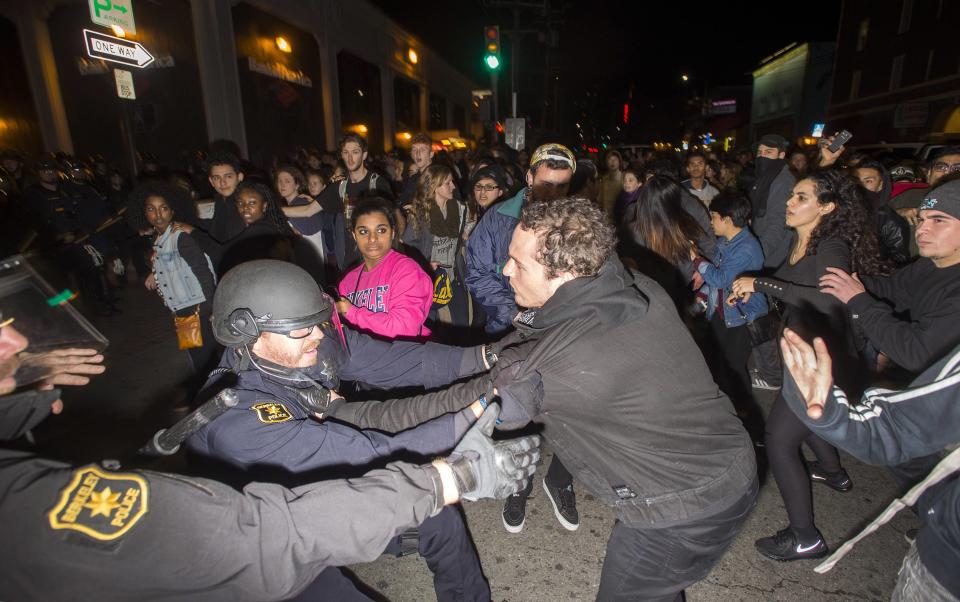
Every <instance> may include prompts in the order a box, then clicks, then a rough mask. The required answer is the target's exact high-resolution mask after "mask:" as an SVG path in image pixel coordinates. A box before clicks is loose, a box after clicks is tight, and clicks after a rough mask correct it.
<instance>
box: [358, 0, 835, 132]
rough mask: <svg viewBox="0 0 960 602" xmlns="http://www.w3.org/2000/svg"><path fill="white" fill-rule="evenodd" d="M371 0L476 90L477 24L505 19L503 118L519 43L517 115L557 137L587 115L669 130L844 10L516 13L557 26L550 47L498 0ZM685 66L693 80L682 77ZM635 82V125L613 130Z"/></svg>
mask: <svg viewBox="0 0 960 602" xmlns="http://www.w3.org/2000/svg"><path fill="white" fill-rule="evenodd" d="M373 2H374V3H375V4H376V5H377V6H378V7H379V8H380V9H381V10H382V11H383V12H385V13H386V14H388V15H389V16H390V17H391V18H393V19H394V20H396V21H397V22H398V23H400V24H401V25H402V26H403V27H405V28H407V29H409V30H410V31H412V32H413V33H415V34H416V35H418V36H419V37H420V38H421V39H422V40H423V41H424V42H425V43H426V45H427V46H428V47H429V48H431V49H433V50H434V51H436V52H438V53H439V54H441V55H443V56H444V57H445V58H446V59H447V60H448V61H449V62H450V63H452V64H453V66H454V67H456V68H458V69H460V70H461V71H463V72H464V73H465V74H467V75H468V76H469V77H471V78H472V79H473V80H474V81H476V82H477V83H478V84H479V85H481V86H482V87H489V85H490V83H489V82H490V78H489V72H487V71H486V69H485V67H484V65H483V62H482V61H483V50H484V45H483V27H484V26H486V25H500V28H501V39H502V46H503V56H502V61H503V66H502V67H501V70H500V78H499V79H500V82H499V93H500V103H499V105H500V114H501V115H505V114H506V111H508V110H509V106H510V105H509V96H510V67H511V66H510V58H511V52H512V45H513V44H514V43H516V48H517V61H516V63H517V64H516V65H515V66H514V67H515V69H516V81H517V84H516V90H517V94H518V103H517V104H518V111H517V112H518V115H521V116H527V117H529V118H530V119H531V121H532V122H533V124H534V125H535V126H539V127H542V128H545V129H554V128H555V129H556V131H557V132H558V133H559V134H560V135H561V136H563V137H564V138H569V137H570V136H571V135H572V133H573V128H574V127H575V123H577V122H582V125H583V127H584V129H585V130H587V129H588V128H589V130H590V132H591V133H592V134H593V135H594V136H603V135H613V136H615V137H617V138H619V139H621V140H623V141H637V142H639V141H649V140H651V139H656V138H657V137H660V136H663V137H667V136H670V135H671V134H673V135H674V136H675V135H676V133H677V129H678V123H677V120H678V107H679V105H681V104H682V103H683V102H684V99H686V98H689V97H690V96H691V95H703V94H705V93H706V94H707V95H709V89H712V88H714V87H718V86H729V85H749V84H750V82H751V81H752V78H751V72H752V71H753V70H754V69H756V68H757V67H758V65H759V62H760V60H761V59H763V58H764V57H767V56H769V55H770V54H772V53H774V52H776V51H777V50H779V49H780V48H783V47H784V46H786V45H787V44H790V43H791V42H796V43H798V44H800V43H803V42H815V41H831V42H832V41H835V40H836V37H837V27H838V24H839V21H840V7H841V3H840V2H839V1H838V0H810V1H808V2H803V3H789V4H784V3H776V4H774V3H771V2H768V3H759V2H746V1H744V0H733V1H727V2H711V3H703V2H675V1H669V0H668V1H666V2H656V3H647V2H635V1H626V0H593V1H590V2H585V1H577V2H571V1H569V0H549V1H548V3H547V4H548V7H549V10H550V14H549V15H548V16H545V15H544V12H543V10H541V9H530V8H524V9H521V10H520V12H519V23H520V29H524V30H537V29H539V30H546V29H548V28H551V29H555V30H556V31H557V34H556V36H557V38H556V39H557V42H558V43H557V46H556V47H555V48H553V49H548V48H547V45H546V44H544V43H542V42H540V41H539V40H538V36H537V34H535V33H533V34H526V35H524V36H523V37H522V38H521V39H520V40H519V41H517V42H514V41H513V40H512V38H511V36H510V35H508V34H507V33H506V30H508V29H511V28H512V25H513V22H514V16H513V11H512V9H511V8H509V6H501V5H499V4H497V3H496V0H493V1H492V2H491V0H459V1H458V2H449V3H434V2H429V3H428V2H394V1H391V0H373ZM502 4H504V5H506V4H507V3H506V2H504V3H502ZM547 37H549V36H547ZM548 61H549V72H547V71H546V70H547V62H548ZM684 73H686V74H687V75H688V76H689V81H688V82H683V81H682V80H681V77H680V76H681V74H684ZM631 90H632V99H631V101H630V102H631V106H632V107H633V113H632V114H631V120H630V121H631V123H630V126H629V128H624V130H625V131H622V132H617V131H616V129H615V128H616V125H617V124H620V123H621V122H622V117H623V104H624V103H625V102H627V100H628V95H630V94H631ZM641 109H642V110H641ZM631 139H633V140H631Z"/></svg>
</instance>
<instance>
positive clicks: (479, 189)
mask: <svg viewBox="0 0 960 602" xmlns="http://www.w3.org/2000/svg"><path fill="white" fill-rule="evenodd" d="M473 189H474V190H476V191H477V192H493V191H494V190H500V187H499V186H497V185H495V184H491V185H490V186H481V185H480V184H477V185H476V186H474V187H473Z"/></svg>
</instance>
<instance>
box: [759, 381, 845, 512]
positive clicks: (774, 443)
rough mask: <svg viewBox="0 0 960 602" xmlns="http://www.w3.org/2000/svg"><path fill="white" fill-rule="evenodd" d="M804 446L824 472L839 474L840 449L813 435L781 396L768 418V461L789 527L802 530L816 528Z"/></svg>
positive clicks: (774, 403) (778, 397)
mask: <svg viewBox="0 0 960 602" xmlns="http://www.w3.org/2000/svg"><path fill="white" fill-rule="evenodd" d="M802 443H806V444H807V445H808V446H809V447H810V449H812V450H813V453H814V454H816V456H817V460H818V461H819V462H820V466H821V467H822V468H823V470H824V471H826V472H837V471H839V470H840V456H839V455H838V454H837V448H835V447H833V446H832V445H830V444H829V443H827V442H826V441H824V440H823V439H821V438H820V437H818V436H816V435H814V434H813V432H812V431H811V430H810V429H808V428H807V427H806V426H805V425H804V424H803V423H802V422H800V419H799V418H797V417H796V416H795V415H794V413H793V411H791V410H790V408H788V407H787V402H786V401H784V399H783V396H782V395H779V394H778V395H777V400H776V401H775V402H773V409H772V410H770V417H769V418H767V429H766V446H767V459H768V460H769V461H770V470H771V472H773V478H774V479H776V481H777V487H779V488H780V495H781V496H782V497H783V503H784V506H786V508H787V518H789V519H790V526H791V527H793V528H794V529H801V530H802V529H809V528H811V527H813V500H812V499H811V493H810V477H809V476H808V475H807V471H806V468H805V466H804V462H803V457H802V456H801V454H800V445H801V444H802Z"/></svg>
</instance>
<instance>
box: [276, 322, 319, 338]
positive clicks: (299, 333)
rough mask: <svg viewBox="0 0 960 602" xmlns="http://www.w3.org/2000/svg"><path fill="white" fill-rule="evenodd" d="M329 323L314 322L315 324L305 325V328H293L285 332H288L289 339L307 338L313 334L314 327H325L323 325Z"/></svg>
mask: <svg viewBox="0 0 960 602" xmlns="http://www.w3.org/2000/svg"><path fill="white" fill-rule="evenodd" d="M327 324H328V322H324V323H323V324H314V325H313V326H305V327H303V328H298V329H296V330H291V331H290V332H287V333H284V334H286V336H287V338H288V339H295V340H299V339H305V338H307V337H308V336H310V335H311V334H313V329H314V328H323V327H324V326H326V325H327Z"/></svg>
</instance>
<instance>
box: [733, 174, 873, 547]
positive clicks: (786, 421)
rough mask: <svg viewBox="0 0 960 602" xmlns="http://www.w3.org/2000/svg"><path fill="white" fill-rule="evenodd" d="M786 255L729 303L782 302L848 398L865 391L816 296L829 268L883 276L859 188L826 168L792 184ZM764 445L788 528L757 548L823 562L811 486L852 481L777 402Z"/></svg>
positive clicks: (837, 326)
mask: <svg viewBox="0 0 960 602" xmlns="http://www.w3.org/2000/svg"><path fill="white" fill-rule="evenodd" d="M786 226H787V227H789V228H791V229H792V230H793V233H792V235H791V236H790V237H789V240H788V243H789V249H790V253H789V257H788V259H787V260H786V261H785V262H784V263H783V264H782V265H781V266H780V267H779V268H778V269H777V271H776V272H775V273H774V274H773V276H772V277H756V276H741V277H740V278H737V280H736V281H734V283H733V286H732V287H731V290H732V294H731V296H730V297H729V298H728V305H729V306H731V307H732V306H733V305H734V304H735V303H736V302H737V300H738V298H739V300H740V301H741V302H747V301H749V299H750V297H751V296H752V294H754V293H757V292H760V293H765V294H766V295H767V296H772V297H776V298H778V299H780V300H781V301H782V302H783V303H784V304H785V306H786V307H785V310H784V315H783V323H784V325H786V326H787V327H789V328H792V329H793V330H795V331H797V332H799V333H801V334H803V336H809V337H813V336H820V337H822V338H823V339H824V340H825V341H827V345H828V346H829V347H830V348H831V349H832V351H833V355H834V357H835V358H837V360H838V364H837V373H836V377H837V378H838V380H839V383H840V385H841V386H842V387H844V388H845V389H846V390H849V391H851V393H855V392H858V391H859V390H861V388H862V383H861V377H862V370H860V369H859V367H860V365H861V361H860V358H859V345H858V342H857V340H856V337H855V336H854V332H853V330H852V328H851V327H850V326H849V324H848V320H847V317H846V312H845V311H844V308H843V306H842V304H840V302H839V301H838V300H837V299H835V298H834V297H832V296H831V295H829V294H827V293H825V292H821V291H820V290H819V280H820V278H821V277H822V276H824V275H825V274H827V273H829V272H828V271H827V270H828V268H840V269H842V270H844V271H846V272H850V271H856V272H860V273H864V274H871V275H881V274H883V273H885V271H886V269H887V266H885V265H884V264H883V263H882V262H881V260H880V258H879V252H878V249H877V240H876V236H875V234H874V231H873V224H872V220H871V219H870V216H869V215H868V213H867V209H866V202H865V201H864V199H863V197H862V191H861V189H860V187H859V186H858V184H857V183H856V182H855V181H854V180H853V179H852V178H850V177H848V176H846V175H845V174H843V173H841V172H838V171H833V170H828V171H821V172H816V173H814V174H812V175H811V176H809V177H807V178H805V179H803V180H801V181H799V182H797V184H796V186H794V189H793V195H792V196H791V197H790V199H789V200H788V201H787V205H786ZM765 443H766V449H767V457H768V458H769V460H770V469H771V471H772V472H773V476H774V478H775V479H776V481H777V486H778V487H779V488H780V495H781V496H782V497H783V501H784V504H785V506H786V510H787V516H788V518H789V521H790V523H789V526H788V527H787V528H786V529H783V530H781V531H778V532H777V533H776V534H775V535H773V536H772V537H764V538H761V539H758V540H757V541H756V544H755V545H756V547H757V550H758V551H759V552H760V553H761V554H763V555H764V556H767V557H769V558H772V559H774V560H781V561H786V560H800V559H805V558H821V557H823V556H825V555H826V554H827V553H828V548H827V544H826V542H825V541H824V539H823V536H822V535H821V534H820V532H819V531H818V530H817V528H816V526H815V525H814V523H813V506H812V501H811V495H810V480H811V479H813V480H815V481H817V482H822V483H825V484H827V485H829V486H830V487H831V488H833V489H835V490H838V491H849V490H850V488H851V487H852V486H853V483H852V481H851V480H850V477H849V476H848V475H847V473H846V471H845V470H843V468H842V467H841V466H840V458H839V456H838V454H837V450H836V449H835V448H834V447H833V446H831V445H830V444H828V443H826V442H825V441H823V440H822V439H820V438H819V437H817V436H816V435H815V434H813V433H811V432H810V430H809V429H808V428H806V427H805V426H804V425H803V424H802V423H801V422H799V421H798V420H797V419H796V417H795V416H794V415H793V414H792V413H791V412H790V411H789V409H787V407H786V404H785V402H784V400H783V396H782V394H780V395H778V396H777V399H776V401H775V402H774V405H773V408H772V409H771V411H770V415H769V417H768V419H767V428H766V436H765ZM802 443H806V444H807V446H809V447H810V448H811V449H812V450H813V452H814V453H815V454H816V456H817V461H816V462H814V463H811V464H810V465H809V467H808V469H809V471H810V476H809V477H808V476H807V473H806V472H805V471H804V466H803V462H802V460H801V457H800V455H799V454H798V453H797V451H798V449H799V448H800V445H801V444H802Z"/></svg>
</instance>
